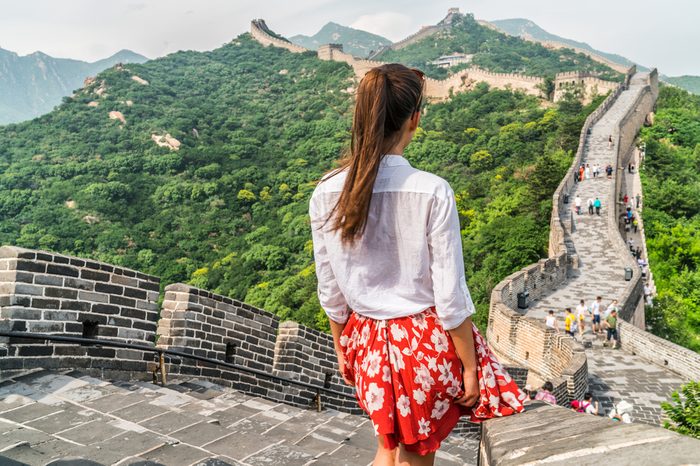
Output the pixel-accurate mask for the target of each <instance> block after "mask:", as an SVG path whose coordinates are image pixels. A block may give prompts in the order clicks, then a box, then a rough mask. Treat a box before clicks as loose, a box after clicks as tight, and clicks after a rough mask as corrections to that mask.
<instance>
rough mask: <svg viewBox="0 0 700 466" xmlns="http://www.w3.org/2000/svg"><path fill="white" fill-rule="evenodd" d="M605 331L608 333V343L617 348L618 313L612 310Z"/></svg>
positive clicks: (606, 320) (606, 321)
mask: <svg viewBox="0 0 700 466" xmlns="http://www.w3.org/2000/svg"><path fill="white" fill-rule="evenodd" d="M605 329H606V330H607V332H608V337H607V339H606V340H607V342H608V344H609V343H610V342H612V348H613V349H615V348H617V311H616V310H614V309H613V310H612V312H610V315H609V316H608V318H607V319H605Z"/></svg>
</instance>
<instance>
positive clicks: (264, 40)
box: [250, 19, 309, 53]
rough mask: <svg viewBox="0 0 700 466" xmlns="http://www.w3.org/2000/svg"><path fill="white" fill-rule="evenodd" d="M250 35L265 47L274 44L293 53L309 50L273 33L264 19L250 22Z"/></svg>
mask: <svg viewBox="0 0 700 466" xmlns="http://www.w3.org/2000/svg"><path fill="white" fill-rule="evenodd" d="M250 35H251V36H253V38H254V39H255V40H257V41H258V42H260V43H261V44H262V45H264V46H265V47H267V46H270V45H272V46H274V47H279V48H283V49H285V50H289V51H290V52H292V53H304V52H308V51H309V50H308V49H305V48H304V47H302V46H300V45H296V44H293V43H291V42H289V41H288V40H286V39H282V38H279V37H275V36H274V35H272V34H271V31H270V29H269V28H268V27H267V24H265V20H263V19H254V20H253V21H251V22H250Z"/></svg>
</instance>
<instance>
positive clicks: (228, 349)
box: [224, 341, 236, 364]
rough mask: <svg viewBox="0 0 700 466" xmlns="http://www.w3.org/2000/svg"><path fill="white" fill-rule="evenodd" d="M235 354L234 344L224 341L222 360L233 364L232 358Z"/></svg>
mask: <svg viewBox="0 0 700 466" xmlns="http://www.w3.org/2000/svg"><path fill="white" fill-rule="evenodd" d="M235 356H236V344H235V343H232V342H230V341H229V342H228V343H226V355H225V356H224V361H225V362H228V363H231V364H233V358H234V357H235Z"/></svg>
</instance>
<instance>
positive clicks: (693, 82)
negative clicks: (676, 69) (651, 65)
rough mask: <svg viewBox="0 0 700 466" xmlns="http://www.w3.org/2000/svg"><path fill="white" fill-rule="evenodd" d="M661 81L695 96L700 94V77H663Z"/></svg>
mask: <svg viewBox="0 0 700 466" xmlns="http://www.w3.org/2000/svg"><path fill="white" fill-rule="evenodd" d="M661 79H663V80H664V81H666V82H667V83H669V84H673V85H674V86H678V87H680V88H681V89H685V90H686V91H688V92H692V93H693V94H700V76H689V75H685V76H662V77H661Z"/></svg>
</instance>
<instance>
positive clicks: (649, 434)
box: [479, 402, 700, 466]
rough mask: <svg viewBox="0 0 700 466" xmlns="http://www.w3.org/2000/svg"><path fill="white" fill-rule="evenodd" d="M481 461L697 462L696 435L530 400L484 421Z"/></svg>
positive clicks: (489, 464)
mask: <svg viewBox="0 0 700 466" xmlns="http://www.w3.org/2000/svg"><path fill="white" fill-rule="evenodd" d="M480 450H481V451H480V455H479V458H480V462H479V464H480V465H481V466H495V465H501V466H506V465H508V466H510V465H523V464H527V465H534V464H543V463H552V464H576V465H579V464H580V465H583V464H586V465H592V464H659V465H661V464H664V465H681V464H695V463H697V458H698V451H700V441H698V440H697V439H694V438H691V437H687V436H683V435H679V434H676V433H674V432H671V431H668V430H665V429H662V428H660V427H653V426H650V425H646V424H620V423H619V422H616V421H613V420H611V419H608V418H605V417H598V416H591V415H586V414H580V413H574V412H573V411H571V410H569V409H566V408H563V407H560V406H551V405H548V404H545V403H542V402H533V403H530V404H529V405H527V406H526V410H525V412H524V413H522V414H518V415H517V416H509V417H505V418H497V419H493V420H490V421H486V422H485V423H484V428H483V432H482V436H481V447H480Z"/></svg>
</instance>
